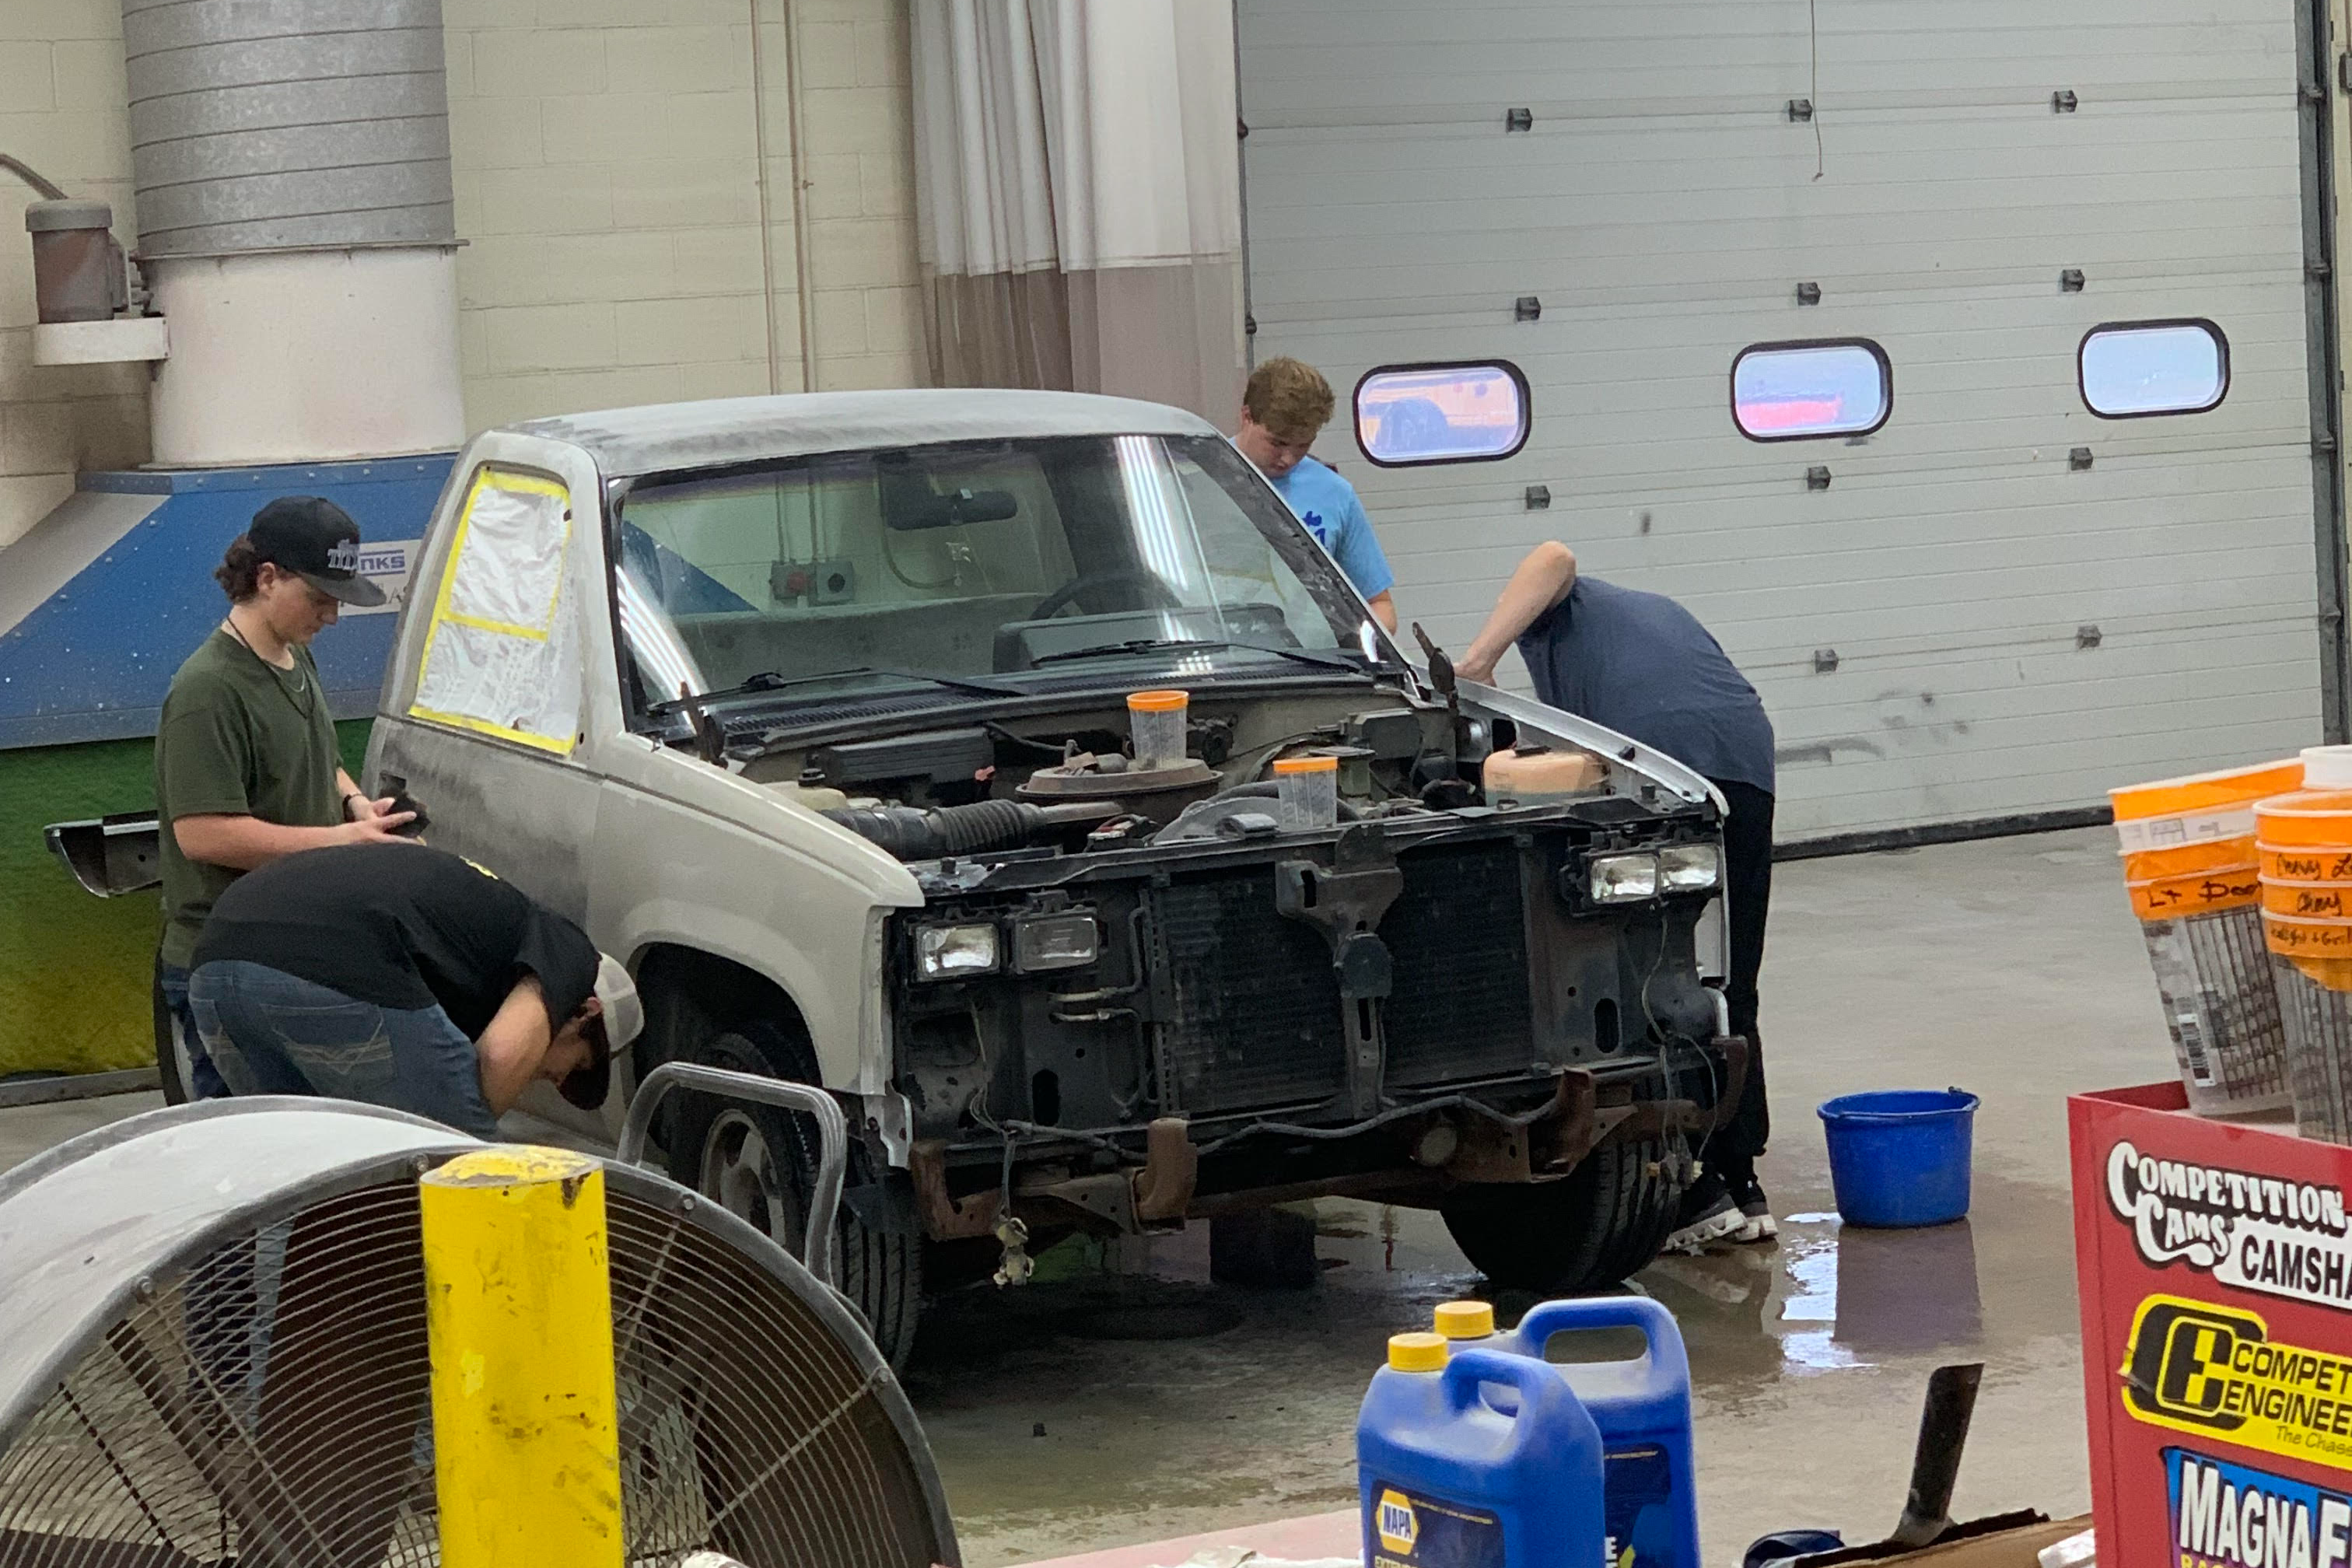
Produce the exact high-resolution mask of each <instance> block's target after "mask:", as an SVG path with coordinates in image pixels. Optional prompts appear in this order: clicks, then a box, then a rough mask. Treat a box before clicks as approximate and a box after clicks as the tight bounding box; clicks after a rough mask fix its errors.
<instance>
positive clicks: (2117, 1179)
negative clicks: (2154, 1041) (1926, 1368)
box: [2067, 1083, 2352, 1568]
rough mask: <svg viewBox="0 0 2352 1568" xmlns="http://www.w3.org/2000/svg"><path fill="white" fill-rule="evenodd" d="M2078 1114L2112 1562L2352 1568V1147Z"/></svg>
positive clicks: (2092, 1378)
mask: <svg viewBox="0 0 2352 1568" xmlns="http://www.w3.org/2000/svg"><path fill="white" fill-rule="evenodd" d="M2186 1105H2187V1098H2186V1096H2185V1095H2184V1093H2183V1092H2182V1090H2181V1088H2180V1085H2179V1084H2178V1083H2165V1084H2154V1085H2149V1086H2147V1087H2146V1088H2141V1089H2114V1090H2110V1091H2108V1092H2105V1093H2103V1094H2085V1095H2077V1096H2075V1097H2074V1099H2073V1100H2071V1101H2070V1102H2069V1103H2068V1107H2067V1120H2068V1123H2069V1126H2070V1128H2071V1131H2072V1139H2073V1145H2074V1255H2075V1268H2076V1271H2077V1274H2078V1276H2079V1279H2080V1283H2081V1287H2082V1303H2083V1374H2084V1390H2085V1394H2086V1397H2087V1399H2088V1402H2089V1405H2088V1408H2089V1412H2090V1429H2091V1500H2092V1509H2093V1512H2094V1514H2095V1518H2096V1520H2097V1524H2098V1531H2099V1562H2100V1563H2101V1564H2102V1568H2352V1221H2347V1213H2346V1194H2347V1191H2352V1149H2344V1148H2339V1147H2337V1146H2336V1145H2335V1144H2332V1143H2319V1142H2312V1141H2310V1140H2307V1139H2304V1138H2298V1137H2295V1136H2294V1135H2293V1134H2292V1133H2291V1132H2286V1131H2277V1130H2274V1129H2273V1128H2269V1127H2246V1126H2237V1125H2232V1124H2231V1123H2228V1122H2222V1121H2207V1120H2205V1119H2204V1118H2202V1117H2198V1116H2192V1115H2190V1114H2189V1112H2188V1110H2187V1109H2186Z"/></svg>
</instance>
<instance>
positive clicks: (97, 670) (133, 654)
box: [0, 453, 456, 751]
mask: <svg viewBox="0 0 2352 1568" xmlns="http://www.w3.org/2000/svg"><path fill="white" fill-rule="evenodd" d="M455 461H456V454H454V453H443V454H437V455H435V456H432V457H425V458H394V459H385V460H378V461H374V462H366V463H301V464H288V465H285V466H282V467H276V468H234V469H182V470H158V471H154V472H141V471H131V472H123V473H100V474H84V475H82V476H81V479H80V488H81V489H86V490H108V491H117V492H124V493H131V494H140V495H161V496H163V497H164V500H163V505H162V506H160V507H158V508H157V509H156V510H155V511H154V512H153V514H152V515H151V516H150V517H148V518H147V520H146V521H143V522H142V523H140V524H139V525H138V526H136V527H134V528H133V529H131V531H130V532H129V533H127V534H125V535H124V536H123V537H122V539H121V542H118V543H117V544H116V545H115V547H114V548H113V549H111V550H110V551H108V552H106V553H105V554H104V555H103V556H102V557H101V558H100V559H99V560H98V561H96V562H94V563H91V564H90V565H89V567H87V568H86V569H85V570H83V571H82V572H81V573H80V574H79V575H78V576H76V577H75V578H74V579H73V581H72V582H71V583H69V584H67V586H66V588H65V589H64V590H63V591H62V592H60V593H58V595H55V596H54V597H52V598H50V599H49V600H48V601H47V603H45V604H43V605H41V606H40V607H39V608H38V609H37V610H35V611H34V612H33V613H32V614H31V615H29V616H26V617H25V619H24V620H23V622H21V623H20V624H19V625H17V626H16V627H15V628H14V629H13V630H11V631H10V632H9V633H8V634H7V635H6V636H5V637H0V751H5V750H9V749H12V748H16V747H20V746H53V745H59V744H65V743H71V742H85V741H115V740H125V739H133V738H138V737H143V736H152V735H153V734H154V732H155V723H156V718H157V715H158V713H159V712H160V711H161V710H162V707H163V693H164V690H165V689H167V688H168V687H169V686H170V685H171V682H172V674H173V671H174V670H176V669H178V668H180V663H181V661H182V660H184V659H185V658H187V657H188V654H189V653H190V651H191V650H193V649H194V647H195V646H196V645H197V644H198V643H200V642H202V641H203V640H204V639H205V637H206V636H207V635H208V634H209V633H210V632H211V630H212V628H213V627H214V626H217V625H218V624H219V623H220V619H221V616H222V615H223V614H224V613H225V612H226V608H227V601H226V599H225V598H224V597H223V596H222V594H221V591H220V585H219V584H216V583H215V582H214V581H213V576H212V574H213V569H214V568H215V567H216V566H218V565H219V564H220V560H221V552H223V551H225V550H226V549H227V548H228V545H229V542H230V541H232V540H234V539H235V538H236V536H237V535H238V534H240V533H242V532H244V531H245V527H246V524H247V522H248V521H251V520H252V517H253V514H254V513H255V512H257V511H258V510H261V508H262V507H263V506H264V505H265V504H267V503H268V502H269V501H270V500H274V499H275V498H277V497H278V496H282V495H319V496H325V497H327V498H328V499H329V500H332V501H333V502H334V503H335V504H336V505H338V506H340V507H341V508H342V509H343V510H345V511H348V512H350V513H351V514H352V517H353V518H354V519H356V520H357V521H358V522H359V525H360V537H361V540H362V544H363V545H364V544H365V543H370V542H383V541H389V540H402V539H412V540H413V539H418V538H421V537H422V536H423V535H424V533H425V523H426V522H427V521H428V520H430V518H431V517H432V514H433V504H434V502H435V501H436V500H438V499H439V497H440V494H441V487H442V484H443V482H444V481H445V480H446V479H447V478H448V475H449V468H450V466H451V464H452V463H453V462H455ZM398 618H399V617H397V616H390V615H368V616H345V617H344V618H343V619H342V621H341V623H340V624H339V625H336V626H330V627H328V628H327V629H326V630H325V631H323V632H321V633H320V634H319V637H318V640H317V641H316V642H314V643H313V644H312V645H311V652H312V653H313V655H315V656H316V658H318V661H319V673H320V676H321V677H322V678H323V679H324V680H325V682H326V685H327V692H328V700H329V701H330V703H331V705H332V707H333V710H334V712H335V715H336V716H337V717H338V718H359V717H362V716H364V715H367V714H371V713H373V712H374V710H375V700H376V691H377V689H378V687H379V686H380V685H381V684H382V681H383V667H384V661H385V660H386V659H387V658H389V657H390V655H391V652H392V634H393V628H394V625H395V624H396V622H397V621H398Z"/></svg>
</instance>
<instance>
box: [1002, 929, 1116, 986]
mask: <svg viewBox="0 0 2352 1568" xmlns="http://www.w3.org/2000/svg"><path fill="white" fill-rule="evenodd" d="M1101 947H1102V932H1101V931H1100V929H1099V928H1098V927H1097V926H1096V924H1095V917H1094V916H1092V915H1069V914H1064V915H1030V916H1027V917H1025V918H1024V919H1021V920H1017V921H1013V972H1014V973H1019V974H1034V973H1037V972H1038V971H1040V970H1045V969H1082V968H1084V967H1085V966H1086V965H1087V964H1089V963H1093V962H1094V961H1095V957H1096V955H1097V953H1098V952H1100V951H1101Z"/></svg>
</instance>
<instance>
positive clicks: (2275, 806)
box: [2254, 789, 2352, 849]
mask: <svg viewBox="0 0 2352 1568" xmlns="http://www.w3.org/2000/svg"><path fill="white" fill-rule="evenodd" d="M2254 833H2255V837H2256V838H2257V839H2258V840H2259V841H2260V842H2262V843H2263V844H2267V845H2270V846H2272V847H2274V848H2280V849H2297V848H2316V849H2352V790H2340V789H2310V790H2296V791H2294V792H2293V793H2292V794H2288V795H2273V796H2271V797H2270V798H2269V799H2268V800H2261V801H2256V802H2255V803H2254Z"/></svg>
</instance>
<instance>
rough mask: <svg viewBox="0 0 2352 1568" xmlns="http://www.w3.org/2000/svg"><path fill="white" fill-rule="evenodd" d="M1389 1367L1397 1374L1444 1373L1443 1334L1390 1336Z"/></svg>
mask: <svg viewBox="0 0 2352 1568" xmlns="http://www.w3.org/2000/svg"><path fill="white" fill-rule="evenodd" d="M1389 1365H1390V1366H1391V1367H1393V1368H1394V1369H1396V1370H1397V1371H1398V1372H1444V1370H1445V1336H1444V1334H1391V1335H1390V1336H1389Z"/></svg>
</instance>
